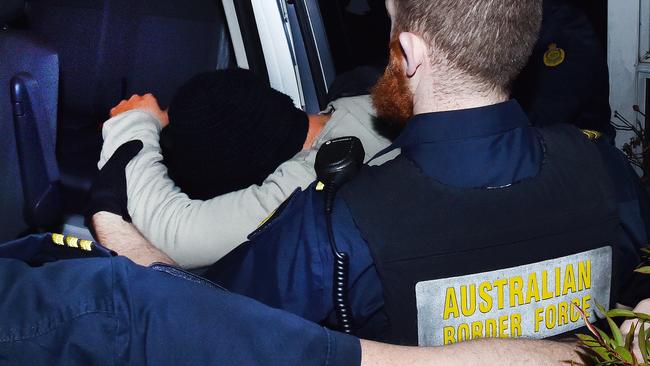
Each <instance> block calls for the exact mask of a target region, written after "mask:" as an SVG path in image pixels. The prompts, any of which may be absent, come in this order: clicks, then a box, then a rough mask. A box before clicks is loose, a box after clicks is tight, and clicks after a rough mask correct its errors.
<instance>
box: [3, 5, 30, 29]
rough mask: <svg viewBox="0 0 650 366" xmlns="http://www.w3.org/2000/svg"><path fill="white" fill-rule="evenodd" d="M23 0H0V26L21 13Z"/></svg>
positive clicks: (23, 8)
mask: <svg viewBox="0 0 650 366" xmlns="http://www.w3.org/2000/svg"><path fill="white" fill-rule="evenodd" d="M24 10H25V0H0V27H1V26H2V25H4V24H6V23H9V22H10V21H12V20H15V19H16V18H18V17H19V16H21V15H22V14H23V11H24Z"/></svg>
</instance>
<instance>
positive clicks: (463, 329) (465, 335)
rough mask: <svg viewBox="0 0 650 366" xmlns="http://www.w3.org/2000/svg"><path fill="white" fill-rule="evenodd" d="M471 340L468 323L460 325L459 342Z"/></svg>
mask: <svg viewBox="0 0 650 366" xmlns="http://www.w3.org/2000/svg"><path fill="white" fill-rule="evenodd" d="M469 340H470V330H469V325H467V323H460V325H459V326H458V342H465V341H469Z"/></svg>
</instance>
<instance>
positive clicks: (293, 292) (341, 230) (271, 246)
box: [206, 101, 646, 339]
mask: <svg viewBox="0 0 650 366" xmlns="http://www.w3.org/2000/svg"><path fill="white" fill-rule="evenodd" d="M539 139H540V137H539V135H538V133H537V132H536V131H535V130H534V129H533V128H532V127H531V126H530V123H529V120H528V118H527V116H526V114H525V113H524V112H523V110H522V109H521V108H520V106H519V105H518V103H517V102H515V101H508V102H504V103H500V104H496V105H492V106H487V107H482V108H475V109H468V110H460V111H451V112H440V113H429V114H422V115H417V116H415V117H413V118H412V119H411V120H410V121H409V122H408V124H407V125H406V127H405V129H404V130H403V132H402V133H401V135H400V136H399V137H398V139H397V140H396V141H395V144H394V145H396V147H400V148H401V149H402V154H404V155H405V156H406V157H407V158H408V159H410V160H412V161H413V162H415V164H417V165H418V166H419V167H420V168H421V169H422V171H423V172H424V174H426V175H427V176H429V177H432V178H434V179H436V180H438V181H440V182H442V183H444V184H447V185H451V186H456V187H500V186H505V185H508V184H511V183H515V182H517V181H520V180H522V179H525V178H529V177H534V176H535V175H537V173H538V172H539V169H540V166H541V163H542V159H543V149H542V144H541V142H540V140H539ZM623 184H625V182H623ZM386 194H390V192H387V193H386ZM631 216H634V219H633V220H636V219H637V218H638V217H639V215H638V213H633V214H632V215H631ZM637 221H638V220H637ZM641 221H642V220H641ZM641 221H639V222H641ZM639 222H635V223H632V224H631V226H634V227H635V228H636V229H635V230H636V231H637V232H639V234H638V236H639V237H642V238H645V237H646V234H645V228H641V227H639ZM333 226H334V232H335V236H336V241H337V244H338V246H339V249H340V250H341V251H343V252H347V253H348V254H349V257H350V286H349V298H350V303H351V307H352V313H353V317H354V323H355V326H356V327H357V328H358V332H357V333H356V334H357V335H359V336H361V337H368V338H373V339H382V334H386V333H385V332H386V331H387V329H388V328H387V326H388V324H387V322H386V320H387V318H386V316H385V314H384V312H383V306H384V300H383V294H382V286H381V283H380V280H379V277H378V274H377V271H376V269H375V267H374V264H373V260H372V257H371V255H370V250H369V248H368V245H367V243H366V242H365V241H364V239H363V238H362V236H361V234H360V232H359V229H358V228H357V227H356V226H355V224H354V221H353V218H352V216H351V214H350V212H349V210H348V208H347V206H346V204H345V202H344V201H343V200H342V199H341V198H337V200H336V202H335V206H334V213H333ZM625 240H626V241H627V242H628V244H627V245H628V247H630V250H629V252H631V253H634V249H633V247H634V246H636V245H635V244H632V243H631V242H630V240H629V239H625ZM206 276H207V277H208V278H210V279H212V280H215V281H217V282H218V283H220V284H222V285H224V286H225V287H226V288H228V289H230V290H232V291H234V292H237V293H241V294H244V295H246V296H250V297H253V298H255V299H258V300H260V301H262V302H264V303H266V304H268V305H271V306H273V307H277V308H282V309H285V310H288V311H291V312H293V313H295V314H297V315H300V316H302V317H304V318H306V319H309V320H312V321H315V322H321V323H323V324H336V323H335V316H334V314H333V301H332V286H333V279H332V278H333V255H332V252H331V249H330V245H329V241H328V237H327V230H326V225H325V217H324V213H323V196H322V194H321V193H320V192H317V191H315V189H314V185H312V186H310V187H309V188H307V189H306V190H305V191H296V192H294V194H293V195H292V196H291V197H290V198H289V199H288V200H287V202H285V203H284V204H283V205H282V206H281V207H280V208H279V209H278V211H277V212H276V214H275V215H274V217H272V218H271V219H270V220H269V221H268V222H266V223H265V224H264V225H263V226H262V227H260V228H259V229H258V230H257V231H255V232H254V233H253V234H251V236H250V237H249V241H248V242H246V243H245V244H243V245H242V246H240V247H239V248H237V249H236V250H235V251H234V252H232V253H231V254H230V255H228V256H226V257H225V258H224V259H222V260H221V261H220V262H217V263H216V264H215V265H214V266H213V267H212V268H211V269H210V270H209V271H208V273H207V275H206Z"/></svg>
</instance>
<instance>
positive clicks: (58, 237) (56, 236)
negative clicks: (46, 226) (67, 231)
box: [52, 234, 65, 245]
mask: <svg viewBox="0 0 650 366" xmlns="http://www.w3.org/2000/svg"><path fill="white" fill-rule="evenodd" d="M63 238H65V237H64V236H63V235H62V234H52V241H53V242H54V244H57V245H65V244H64V243H63Z"/></svg>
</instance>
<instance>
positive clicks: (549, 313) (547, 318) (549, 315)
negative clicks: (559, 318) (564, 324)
mask: <svg viewBox="0 0 650 366" xmlns="http://www.w3.org/2000/svg"><path fill="white" fill-rule="evenodd" d="M555 315H556V309H555V305H554V304H552V305H549V306H547V307H546V311H545V312H544V323H545V324H546V329H553V328H555Z"/></svg>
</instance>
